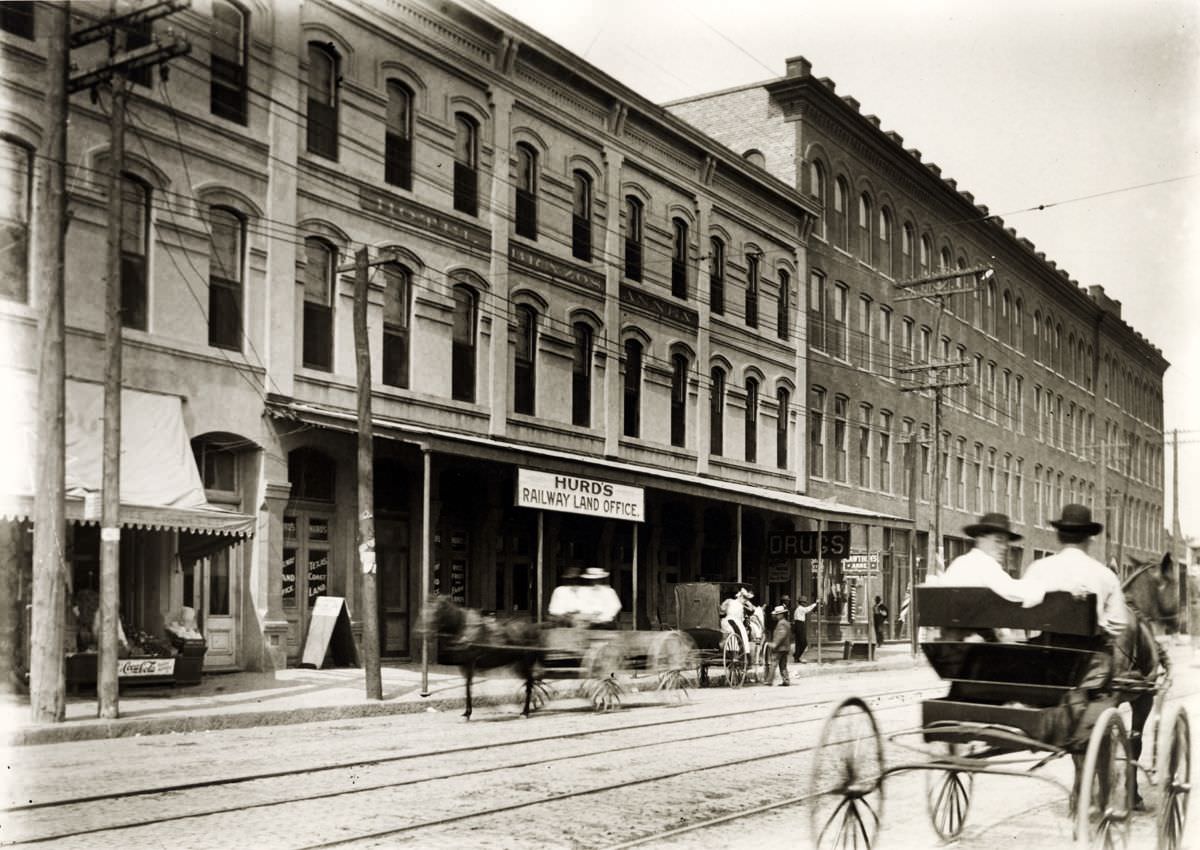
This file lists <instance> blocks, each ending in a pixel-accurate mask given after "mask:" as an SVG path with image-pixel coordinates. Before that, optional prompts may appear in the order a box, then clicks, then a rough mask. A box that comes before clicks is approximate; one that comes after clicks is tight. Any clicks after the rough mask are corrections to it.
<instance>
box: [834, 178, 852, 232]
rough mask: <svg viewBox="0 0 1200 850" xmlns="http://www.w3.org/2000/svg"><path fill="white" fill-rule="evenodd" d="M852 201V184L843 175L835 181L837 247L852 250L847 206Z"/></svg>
mask: <svg viewBox="0 0 1200 850" xmlns="http://www.w3.org/2000/svg"><path fill="white" fill-rule="evenodd" d="M849 199H850V184H849V183H847V182H846V178H845V177H842V176H841V175H839V176H838V178H837V179H836V180H834V181H833V212H834V216H835V218H836V224H835V226H836V227H837V246H838V247H839V248H842V249H844V250H849V249H850V215H849V210H848V209H847V204H848V203H849Z"/></svg>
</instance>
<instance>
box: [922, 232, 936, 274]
mask: <svg viewBox="0 0 1200 850" xmlns="http://www.w3.org/2000/svg"><path fill="white" fill-rule="evenodd" d="M932 256H933V242H932V241H931V240H930V239H929V234H925V235H923V236H922V237H921V274H922V275H927V274H929V261H930V259H931V258H932Z"/></svg>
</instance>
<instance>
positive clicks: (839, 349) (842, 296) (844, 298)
mask: <svg viewBox="0 0 1200 850" xmlns="http://www.w3.org/2000/svg"><path fill="white" fill-rule="evenodd" d="M849 300H850V296H849V290H848V289H847V288H846V284H844V283H837V284H834V287H833V310H832V311H831V315H830V317H829V319H830V321H829V329H828V339H829V353H830V354H832V355H833V356H834V357H839V358H841V359H842V360H846V359H848V354H847V351H846V346H847V342H848V341H847V339H846V321H847V315H846V314H847V311H848V310H849V309H850V307H849V303H848V302H849Z"/></svg>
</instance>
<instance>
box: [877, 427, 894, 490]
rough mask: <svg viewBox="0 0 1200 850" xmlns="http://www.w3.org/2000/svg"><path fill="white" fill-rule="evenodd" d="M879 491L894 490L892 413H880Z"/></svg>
mask: <svg viewBox="0 0 1200 850" xmlns="http://www.w3.org/2000/svg"><path fill="white" fill-rule="evenodd" d="M879 491H880V492H881V493H890V492H891V491H892V414H890V413H888V412H887V411H886V410H885V411H882V412H880V414H879Z"/></svg>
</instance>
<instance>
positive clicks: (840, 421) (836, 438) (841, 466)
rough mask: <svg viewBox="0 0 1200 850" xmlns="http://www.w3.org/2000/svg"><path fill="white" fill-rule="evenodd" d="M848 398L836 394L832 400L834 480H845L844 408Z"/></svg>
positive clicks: (846, 436)
mask: <svg viewBox="0 0 1200 850" xmlns="http://www.w3.org/2000/svg"><path fill="white" fill-rule="evenodd" d="M848 404H849V399H847V398H846V397H845V396H836V397H835V398H834V400H833V458H834V464H833V477H834V480H836V481H845V480H846V475H847V469H846V466H847V464H846V440H847V439H848V435H847V433H846V408H847V405H848Z"/></svg>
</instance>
